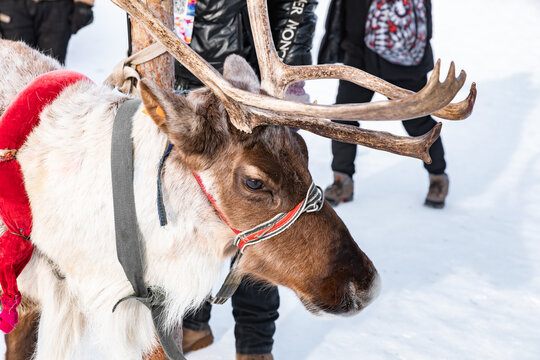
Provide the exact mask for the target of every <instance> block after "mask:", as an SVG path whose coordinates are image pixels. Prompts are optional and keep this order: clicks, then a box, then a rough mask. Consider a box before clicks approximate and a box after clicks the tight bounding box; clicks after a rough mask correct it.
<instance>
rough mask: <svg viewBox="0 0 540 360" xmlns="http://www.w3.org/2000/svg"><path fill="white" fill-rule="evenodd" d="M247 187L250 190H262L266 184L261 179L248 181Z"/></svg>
mask: <svg viewBox="0 0 540 360" xmlns="http://www.w3.org/2000/svg"><path fill="white" fill-rule="evenodd" d="M246 186H247V187H248V188H249V189H250V190H261V189H262V188H264V183H263V182H262V180H259V179H246Z"/></svg>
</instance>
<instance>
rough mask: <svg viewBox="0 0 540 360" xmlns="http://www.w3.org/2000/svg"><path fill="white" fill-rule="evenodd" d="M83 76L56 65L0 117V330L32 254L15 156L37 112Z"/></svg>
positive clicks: (7, 322) (10, 316) (14, 319)
mask: <svg viewBox="0 0 540 360" xmlns="http://www.w3.org/2000/svg"><path fill="white" fill-rule="evenodd" d="M80 80H88V79H87V78H86V77H85V76H84V75H81V74H79V73H76V72H73V71H67V70H55V71H51V72H49V73H46V74H43V75H41V76H39V77H37V78H36V79H34V80H33V81H32V82H31V83H30V84H29V85H28V86H27V87H26V88H25V89H24V90H23V91H21V92H20V93H19V94H18V95H17V96H16V97H15V99H14V100H13V101H12V102H11V103H10V105H9V106H8V108H7V109H6V111H5V112H4V114H3V115H2V117H1V118H0V217H1V218H2V220H3V222H4V224H5V225H6V227H7V231H6V232H5V233H4V234H2V235H1V236H0V285H1V286H2V296H1V302H2V312H1V313H0V330H2V331H3V332H5V333H8V332H10V331H11V330H13V328H14V327H15V325H16V324H17V323H18V313H17V306H18V305H19V303H20V302H21V294H20V292H19V289H18V287H17V277H18V276H19V274H20V273H21V272H22V270H23V269H24V267H25V266H26V264H27V263H28V261H29V260H30V258H31V256H32V251H33V245H32V243H31V241H30V236H31V233H32V212H31V209H30V203H29V201H28V196H27V194H26V190H25V187H24V179H23V174H22V172H21V167H20V165H19V162H18V161H17V157H16V154H17V150H18V149H19V148H20V147H21V146H22V145H23V144H24V143H25V141H26V139H27V137H28V135H29V134H30V132H32V130H33V129H34V127H35V126H36V125H37V124H39V115H40V114H41V112H42V110H43V109H44V108H45V107H46V106H47V105H49V104H50V103H51V102H52V101H53V100H54V99H55V98H56V97H57V96H58V95H59V94H60V92H62V90H63V89H64V88H66V87H67V86H69V85H71V84H74V83H75V82H77V81H80Z"/></svg>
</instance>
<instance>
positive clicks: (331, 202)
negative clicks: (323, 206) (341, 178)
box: [326, 196, 353, 207]
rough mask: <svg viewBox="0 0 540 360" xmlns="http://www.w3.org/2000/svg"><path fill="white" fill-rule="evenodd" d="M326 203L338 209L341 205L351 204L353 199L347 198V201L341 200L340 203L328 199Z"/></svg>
mask: <svg viewBox="0 0 540 360" xmlns="http://www.w3.org/2000/svg"><path fill="white" fill-rule="evenodd" d="M326 201H328V203H329V204H330V205H332V206H333V207H336V206H338V205H339V204H341V203H346V202H349V201H353V197H352V196H351V197H348V198H345V199H340V200H339V201H334V200H328V199H326Z"/></svg>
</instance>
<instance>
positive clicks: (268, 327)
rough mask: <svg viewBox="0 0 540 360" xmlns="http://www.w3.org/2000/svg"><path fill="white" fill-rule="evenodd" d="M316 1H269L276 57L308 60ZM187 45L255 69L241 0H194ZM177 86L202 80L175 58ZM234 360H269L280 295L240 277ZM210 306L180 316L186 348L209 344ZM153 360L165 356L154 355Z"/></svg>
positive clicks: (215, 59)
mask: <svg viewBox="0 0 540 360" xmlns="http://www.w3.org/2000/svg"><path fill="white" fill-rule="evenodd" d="M316 6H317V0H268V13H269V18H270V26H271V28H272V36H273V39H274V42H275V45H276V49H277V51H278V55H279V57H280V58H281V60H283V61H284V62H285V63H286V64H289V65H308V64H311V62H312V60H311V58H312V57H311V47H312V42H313V34H314V32H315V23H316V20H317V18H316V15H315V8H316ZM189 35H190V38H191V43H190V46H191V48H192V49H193V50H194V51H195V52H197V53H198V54H199V55H201V56H202V57H203V58H204V59H205V60H206V61H207V62H208V63H210V65H212V66H213V67H214V68H216V69H217V70H218V71H220V72H222V71H223V63H224V61H225V59H226V58H227V56H229V55H231V54H237V55H240V56H243V57H244V58H245V59H246V60H248V62H249V63H250V64H251V66H252V67H253V68H254V69H255V70H256V71H258V64H257V56H256V54H255V48H254V44H253V39H252V35H251V29H250V25H249V17H248V12H247V6H246V1H245V0H197V2H196V10H195V17H194V21H193V31H192V33H191V31H189ZM175 83H176V84H175V88H176V90H178V91H189V90H191V89H194V88H197V87H201V86H202V84H201V82H200V81H199V80H198V79H197V78H195V77H194V76H193V75H192V74H191V73H190V72H189V71H188V70H187V69H185V68H184V67H183V66H182V65H181V64H179V63H178V62H176V63H175ZM286 98H287V99H288V100H293V101H300V102H307V101H309V96H308V95H307V94H306V92H305V91H304V82H303V81H302V82H297V83H294V84H291V85H290V86H289V88H288V90H287V94H286ZM231 301H232V307H233V316H234V319H235V322H236V324H235V329H234V334H235V337H236V359H237V360H272V359H273V356H272V346H273V342H274V341H273V335H274V332H275V330H276V327H275V321H276V319H277V318H278V308H279V294H278V289H277V287H276V286H270V285H269V284H267V283H262V282H256V281H253V280H252V279H251V280H246V279H244V280H243V281H242V283H241V285H240V286H239V288H238V290H236V292H235V294H234V295H233V296H232V299H231ZM210 311H211V305H210V303H208V302H206V303H204V304H203V306H202V307H201V308H200V310H199V311H198V312H196V313H193V314H189V315H187V316H186V317H185V318H184V319H183V331H182V332H183V341H182V347H183V349H184V352H189V351H193V350H198V349H201V348H204V347H207V346H209V345H210V344H211V343H212V342H213V340H214V337H213V335H212V331H211V330H210V326H209V320H210ZM150 358H151V359H152V360H157V359H164V357H163V354H159V353H154V354H153V355H151V356H150Z"/></svg>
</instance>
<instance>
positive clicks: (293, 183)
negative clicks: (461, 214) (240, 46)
mask: <svg viewBox="0 0 540 360" xmlns="http://www.w3.org/2000/svg"><path fill="white" fill-rule="evenodd" d="M224 76H225V78H226V79H227V80H228V81H229V82H231V83H232V84H235V86H236V87H238V88H240V89H244V90H248V91H253V92H257V93H258V92H259V91H260V86H259V82H258V79H257V77H256V75H255V73H254V71H253V70H252V69H251V67H250V66H249V65H248V64H247V62H246V61H245V60H244V59H243V58H241V57H239V56H234V55H233V56H231V57H229V58H228V59H227V61H226V62H225V66H224ZM140 90H141V95H142V98H143V101H144V105H145V107H146V109H147V111H148V113H149V114H150V116H151V117H152V118H153V119H154V121H155V122H156V124H157V125H158V126H159V127H160V129H161V130H162V131H163V132H165V133H166V134H167V136H168V137H169V139H170V141H171V142H172V143H173V144H174V145H175V150H176V151H177V153H178V154H179V158H180V159H181V161H182V162H183V163H184V164H186V165H187V166H188V167H189V169H190V170H192V171H194V172H205V174H206V175H207V176H210V177H212V179H213V186H212V195H213V196H214V197H215V198H216V199H218V202H219V204H218V206H219V208H220V210H221V211H222V212H223V214H224V216H225V218H226V219H228V221H229V223H230V225H231V227H232V228H236V229H241V230H245V229H250V228H252V227H254V226H256V225H258V224H260V223H262V222H264V221H267V220H269V219H270V218H272V217H273V216H274V215H276V214H279V213H284V212H288V211H290V210H291V209H293V208H294V207H295V206H296V205H297V204H298V203H300V202H301V201H302V200H303V199H304V198H305V196H306V193H307V191H308V188H309V187H310V185H311V183H312V178H311V174H310V173H309V170H308V152H307V147H306V144H305V142H304V140H303V139H302V137H301V136H300V135H299V134H298V133H297V132H296V131H294V130H291V129H290V128H288V127H283V126H260V127H257V128H255V129H254V131H253V132H252V133H251V134H246V133H244V132H242V131H240V130H238V129H236V128H235V127H234V126H233V125H232V122H231V121H230V120H229V117H228V115H227V112H226V111H225V109H224V107H223V106H222V105H221V104H220V102H219V100H218V99H217V98H216V96H215V95H214V94H213V93H212V92H211V91H209V90H208V89H201V90H197V91H194V92H192V93H191V94H190V95H189V96H187V97H184V96H180V95H175V94H173V93H172V92H169V91H166V90H163V89H161V88H160V87H158V86H157V85H155V84H154V83H152V82H151V81H149V80H143V81H142V82H141V84H140ZM228 244H231V243H230V242H229V243H228ZM230 250H231V249H230V245H228V246H227V247H226V248H224V252H229V253H230ZM239 268H240V270H241V271H242V272H243V273H245V274H250V275H252V276H255V277H257V278H259V279H263V280H266V281H269V282H271V283H273V284H279V285H284V286H287V287H289V288H291V289H293V290H294V291H295V292H296V293H297V294H298V296H299V297H300V298H301V299H302V301H303V303H304V304H305V305H306V307H307V308H308V309H310V310H311V311H314V312H318V311H325V312H330V313H351V312H356V311H359V310H361V309H362V308H364V307H365V306H366V305H367V304H368V303H369V302H370V301H371V300H372V299H373V297H374V296H375V295H376V294H377V291H376V290H377V289H378V286H377V285H378V280H377V279H378V275H377V271H376V270H375V268H374V266H373V264H372V263H371V261H370V260H369V259H368V257H367V256H366V255H365V254H364V253H363V252H362V251H361V250H360V249H359V248H358V246H357V245H356V243H355V242H354V240H353V239H352V237H351V235H350V234H349V232H348V230H347V228H346V227H345V225H344V224H343V222H342V221H341V220H340V219H339V217H338V216H337V215H336V213H335V212H334V210H333V209H332V208H331V207H330V206H329V205H328V204H325V205H324V206H323V208H322V210H321V211H319V212H316V213H312V214H304V215H302V216H301V217H300V218H299V220H298V221H297V222H295V223H294V224H293V225H292V226H291V227H290V228H289V229H287V230H286V231H285V232H283V233H282V234H280V235H277V236H275V237H272V238H271V239H269V240H268V241H264V242H261V243H258V244H256V245H254V246H250V247H247V248H246V251H245V256H244V257H243V258H242V260H241V261H240V263H239Z"/></svg>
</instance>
